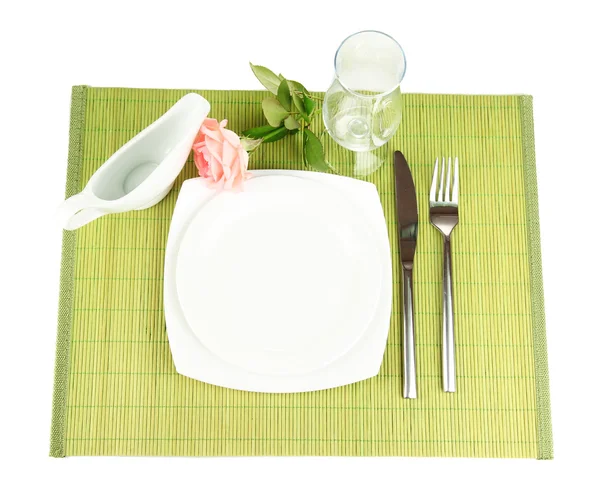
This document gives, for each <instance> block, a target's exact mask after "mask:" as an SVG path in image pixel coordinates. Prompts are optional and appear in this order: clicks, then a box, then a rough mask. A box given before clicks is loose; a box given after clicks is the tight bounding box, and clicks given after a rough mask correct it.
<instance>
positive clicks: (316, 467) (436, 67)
mask: <svg viewBox="0 0 600 503" xmlns="http://www.w3.org/2000/svg"><path fill="white" fill-rule="evenodd" d="M594 3H595V4H596V7H597V3H598V2H597V1H596V2H594V1H591V0H590V1H588V2H586V1H577V0H571V1H568V2H556V1H553V0H547V1H545V2H542V1H539V2H533V1H527V0H520V1H517V2H514V1H512V0H500V1H489V2H483V1H479V2H465V1H459V0H448V1H443V2H442V1H440V2H431V1H418V0H411V1H403V0H392V1H382V0H364V1H361V2H358V1H352V0H345V1H343V2H341V1H340V2H333V1H332V2H326V1H325V0H319V1H313V0H296V1H292V2H283V1H279V2H275V1H271V0H258V1H254V2H253V1H250V0H246V1H238V0H220V1H218V0H213V1H206V0H195V1H189V2H180V1H175V0H169V1H162V0H155V1H154V2H152V1H151V0H146V1H143V2H135V3H134V2H127V1H125V0H120V1H118V2H113V1H112V0H97V1H94V2H86V1H84V0H79V1H76V2H61V1H47V2H35V1H34V2H25V1H16V0H13V1H10V2H3V3H2V6H1V7H0V11H1V12H0V42H1V43H0V54H1V60H0V61H1V63H0V65H1V66H0V68H2V70H3V71H2V74H3V77H1V78H0V86H1V91H2V93H1V95H0V100H1V102H2V107H1V108H0V128H1V132H2V134H1V136H0V138H1V143H2V150H1V151H2V160H1V161H0V165H1V167H0V183H1V187H2V189H1V194H2V196H1V197H0V205H1V218H2V227H1V238H0V240H1V243H2V246H1V247H0V250H1V252H0V253H1V254H2V259H1V260H0V267H1V272H2V274H1V275H0V292H1V294H2V304H1V306H2V310H1V313H2V316H1V319H2V329H1V330H2V332H1V333H2V346H1V348H0V362H1V365H0V373H1V380H0V386H1V401H0V404H1V405H0V423H1V427H0V432H1V435H2V436H1V438H0V449H1V451H0V454H1V456H2V461H3V465H4V467H3V468H2V470H1V471H0V473H2V479H3V482H2V483H1V484H0V499H3V500H4V501H10V502H13V501H34V500H33V498H34V497H37V498H38V499H39V498H48V499H58V500H60V501H62V502H70V501H86V502H93V501H107V500H110V501H116V502H120V501H148V502H150V501H173V502H176V501H189V500H200V499H202V500H204V501H241V500H244V501H261V502H267V501H281V502H283V501H285V502H288V501H292V502H295V501H314V502H319V501H369V502H376V501H380V500H381V498H383V497H386V496H387V497H389V498H390V501H392V500H400V499H402V500H405V501H416V500H417V498H419V500H423V501H440V502H451V501H462V502H466V501H507V500H508V501H531V500H534V499H535V500H539V499H541V498H544V497H545V498H550V497H557V498H559V497H569V500H570V501H592V500H593V501H598V499H597V498H598V497H599V496H598V495H599V492H600V490H599V487H598V482H597V480H595V479H596V478H597V476H598V466H599V465H598V461H597V459H598V452H599V449H600V445H599V441H598V437H599V432H598V428H599V424H598V423H599V420H598V414H597V411H598V400H599V396H600V379H598V372H600V353H599V349H600V348H599V343H598V339H599V338H600V329H599V321H600V318H599V316H598V314H597V313H598V312H599V311H600V302H599V301H600V296H599V295H598V289H597V284H598V281H600V277H599V274H598V261H599V260H600V257H599V255H598V248H597V247H595V246H593V244H592V239H593V236H596V235H597V229H596V228H595V227H597V224H596V225H595V222H594V220H593V219H594V217H595V218H596V219H597V217H598V215H599V211H598V210H596V211H594V208H598V207H599V206H597V205H596V203H595V202H594V201H595V200H596V199H597V200H599V201H600V177H599V175H598V172H599V170H600V162H599V161H600V148H599V147H598V140H599V138H600V128H599V126H598V124H599V121H600V116H599V113H600V109H599V106H598V101H599V98H598V96H599V91H600V86H599V80H598V77H597V67H598V64H599V59H600V58H599V49H600V42H599V38H598V26H597V21H598V16H597V15H596V14H594V13H593V11H592V8H593V4H594ZM361 29H379V30H382V31H384V32H388V33H390V34H391V35H393V36H394V37H395V38H397V39H398V40H399V41H400V43H401V44H402V45H403V47H404V49H405V51H406V54H407V59H408V70H407V74H406V78H405V80H404V85H403V90H404V91H405V92H433V93H490V94H494V93H498V94H508V93H527V94H532V95H534V111H535V121H536V122H535V128H536V130H535V133H536V142H537V145H536V147H537V166H538V177H539V192H540V213H541V222H542V224H541V225H542V237H543V248H542V249H543V261H544V263H543V265H544V273H545V274H544V280H545V292H546V314H547V330H548V346H549V358H550V371H551V392H552V416H553V426H554V439H555V457H556V459H555V460H553V461H546V462H542V461H531V460H477V459H414V458H393V459H382V458H371V459H359V458H284V459H280V458H238V459H236V458H233V459H228V458H220V459H210V458H208V459H202V458H198V459H196V458H189V459H188V458H171V459H169V458H166V459H161V458H147V459H143V458H68V459H51V458H49V457H48V442H49V433H50V411H51V397H52V382H53V366H54V348H55V327H56V311H57V302H58V300H57V298H58V280H59V263H60V248H61V231H60V229H59V228H57V225H56V222H55V220H54V214H53V212H54V209H55V207H56V206H57V205H58V204H59V203H60V202H61V201H62V199H63V194H64V183H65V171H66V162H67V145H68V131H69V105H70V94H71V86H72V85H74V84H88V85H92V86H116V87H157V88H205V89H210V88H222V89H231V88H237V89H246V88H258V83H257V82H256V81H255V79H254V77H253V75H252V74H251V72H250V71H249V69H248V61H249V60H251V61H253V62H255V63H260V64H263V65H266V66H268V67H272V68H273V69H275V70H276V71H280V72H282V73H284V74H285V75H288V76H290V77H291V78H295V79H297V80H300V81H302V82H303V83H304V84H305V85H306V86H307V87H308V88H310V89H315V90H325V89H326V87H327V86H328V84H329V82H330V78H331V76H332V61H333V54H334V52H335V49H336V47H337V45H338V43H339V42H340V41H341V40H342V39H343V38H344V37H345V36H346V35H348V34H350V33H352V32H354V31H357V30H361ZM596 369H598V370H596ZM594 463H595V466H594V469H593V467H592V464H594ZM7 496H8V497H7Z"/></svg>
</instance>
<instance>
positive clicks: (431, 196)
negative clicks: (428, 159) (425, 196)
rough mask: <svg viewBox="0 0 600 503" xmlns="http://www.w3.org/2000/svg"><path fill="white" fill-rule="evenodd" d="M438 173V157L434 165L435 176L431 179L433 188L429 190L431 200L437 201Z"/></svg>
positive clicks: (431, 201)
mask: <svg viewBox="0 0 600 503" xmlns="http://www.w3.org/2000/svg"><path fill="white" fill-rule="evenodd" d="M437 174H438V158H437V157H436V158H435V165H434V166H433V178H432V179H431V190H430V191H429V202H430V203H434V202H435V192H436V189H437Z"/></svg>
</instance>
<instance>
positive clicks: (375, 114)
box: [323, 31, 406, 152]
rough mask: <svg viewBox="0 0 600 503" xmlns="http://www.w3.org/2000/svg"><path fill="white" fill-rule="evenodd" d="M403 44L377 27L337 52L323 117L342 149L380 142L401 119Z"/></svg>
mask: <svg viewBox="0 0 600 503" xmlns="http://www.w3.org/2000/svg"><path fill="white" fill-rule="evenodd" d="M405 70H406V59H405V57H404V51H403V50H402V47H400V45H399V44H398V42H396V41H395V40H394V39H393V38H392V37H390V36H389V35H386V34H385V33H381V32H378V31H361V32H358V33H355V34H353V35H350V36H349V37H348V38H346V40H344V41H343V42H342V44H341V45H340V47H339V48H338V50H337V52H336V54H335V78H334V80H333V83H332V84H331V86H330V87H329V89H328V91H327V93H326V94H325V99H324V102H323V121H324V124H325V127H326V129H327V131H328V133H329V134H330V135H331V137H332V138H333V139H334V140H335V141H336V142H337V143H338V144H340V145H341V146H342V147H345V148H347V149H349V150H352V151H354V152H368V151H370V150H374V149H376V148H378V147H380V146H382V145H384V144H385V143H386V142H387V141H388V140H389V139H390V138H391V137H392V136H393V135H394V133H395V132H396V130H397V129H398V125H399V124H400V120H401V119H402V94H401V92H400V82H401V81H402V78H403V77H404V73H405Z"/></svg>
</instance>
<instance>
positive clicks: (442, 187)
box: [437, 157, 446, 203]
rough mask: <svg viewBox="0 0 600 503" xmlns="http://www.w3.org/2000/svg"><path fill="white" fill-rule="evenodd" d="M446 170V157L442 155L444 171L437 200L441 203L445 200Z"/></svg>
mask: <svg viewBox="0 0 600 503" xmlns="http://www.w3.org/2000/svg"><path fill="white" fill-rule="evenodd" d="M445 171H446V158H445V157H442V173H441V175H440V191H439V192H438V198H437V202H438V203H440V202H442V201H443V200H444V198H443V196H444V173H445Z"/></svg>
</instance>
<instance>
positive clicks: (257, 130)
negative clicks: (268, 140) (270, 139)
mask: <svg viewBox="0 0 600 503" xmlns="http://www.w3.org/2000/svg"><path fill="white" fill-rule="evenodd" d="M276 129H277V128H276V127H273V126H259V127H253V128H251V129H246V131H242V134H243V135H244V136H247V137H248V138H255V139H258V138H264V137H265V136H267V135H268V134H269V133H272V132H273V131H275V130H276Z"/></svg>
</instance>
